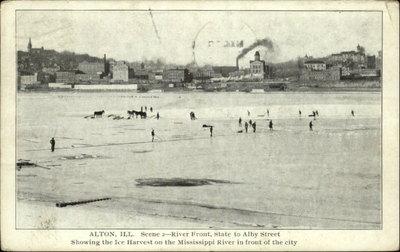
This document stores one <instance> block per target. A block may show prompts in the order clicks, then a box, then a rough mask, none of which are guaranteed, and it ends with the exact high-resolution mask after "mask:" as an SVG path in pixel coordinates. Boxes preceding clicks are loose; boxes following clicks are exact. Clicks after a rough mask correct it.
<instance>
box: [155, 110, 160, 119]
mask: <svg viewBox="0 0 400 252" xmlns="http://www.w3.org/2000/svg"><path fill="white" fill-rule="evenodd" d="M156 117H157V120H158V119H160V113H158V112H157V116H156Z"/></svg>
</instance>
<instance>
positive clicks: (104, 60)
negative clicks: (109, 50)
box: [103, 54, 107, 74]
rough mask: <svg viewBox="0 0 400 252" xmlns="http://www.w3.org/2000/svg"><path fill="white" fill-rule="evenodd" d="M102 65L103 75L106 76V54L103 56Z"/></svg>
mask: <svg viewBox="0 0 400 252" xmlns="http://www.w3.org/2000/svg"><path fill="white" fill-rule="evenodd" d="M103 64H104V73H105V74H107V57H106V54H104V57H103Z"/></svg>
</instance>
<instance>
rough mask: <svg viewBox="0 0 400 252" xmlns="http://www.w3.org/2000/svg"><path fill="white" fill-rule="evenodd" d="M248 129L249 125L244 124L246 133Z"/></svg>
mask: <svg viewBox="0 0 400 252" xmlns="http://www.w3.org/2000/svg"><path fill="white" fill-rule="evenodd" d="M248 127H249V124H248V123H247V122H245V123H244V129H245V130H246V133H247V128H248Z"/></svg>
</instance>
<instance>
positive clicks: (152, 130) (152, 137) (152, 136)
mask: <svg viewBox="0 0 400 252" xmlns="http://www.w3.org/2000/svg"><path fill="white" fill-rule="evenodd" d="M154 136H155V134H154V129H151V141H152V142H154Z"/></svg>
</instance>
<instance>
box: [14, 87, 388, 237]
mask: <svg viewBox="0 0 400 252" xmlns="http://www.w3.org/2000/svg"><path fill="white" fill-rule="evenodd" d="M380 97H381V96H380V93H373V92H347V93H346V92H345V93H280V92H279V93H267V94H246V93H157V94H149V93H147V94H144V93H143V94H140V93H123V92H98V93H85V92H81V93H79V92H78V93H74V92H56V93H19V94H18V97H17V98H18V104H17V115H18V118H17V123H18V128H17V159H28V160H30V161H33V162H35V163H37V164H39V165H41V166H45V167H50V168H51V169H50V170H47V169H38V168H35V167H23V168H22V169H21V170H20V171H16V176H17V199H18V200H17V227H19V228H77V227H81V228H82V227H84V228H144V227H145V228H180V227H192V228H278V229H279V228H295V229H296V228H297V229H364V228H367V229H379V228H380V225H381V196H380V195H381V191H380V189H381V175H382V174H381V156H380V155H381V153H380V152H381V140H380V139H381V138H380V137H381V129H380V125H381V119H380V113H381V112H380V111H381V107H380ZM141 106H143V108H144V107H145V106H147V109H148V110H147V112H148V114H149V117H148V118H147V119H136V118H135V119H130V120H128V119H126V118H127V113H126V111H127V110H132V109H135V110H140V107H141ZM150 107H153V109H154V111H153V112H152V113H151V112H150V111H149V109H150ZM103 109H104V110H105V115H104V116H103V118H96V119H90V118H86V119H85V118H84V117H85V116H88V115H92V114H93V111H99V110H103ZM267 109H268V110H269V112H270V116H269V118H267V115H266V112H267ZM299 109H300V110H301V111H302V116H301V117H299V114H298V110H299ZM247 110H248V111H250V113H251V114H250V116H248V115H247ZM313 110H318V112H319V115H320V116H319V117H318V118H317V120H315V121H313V123H314V131H309V128H308V123H309V122H310V121H311V120H312V118H310V117H308V116H307V115H308V114H311V112H312V111H313ZM351 110H354V112H355V117H352V116H351V114H350V111H351ZM191 111H193V112H195V114H196V117H197V118H198V120H194V121H192V120H190V118H189V113H190V112H191ZM157 112H159V113H160V116H161V118H160V120H156V119H155V115H156V113H157ZM110 114H114V115H120V116H124V119H121V120H113V118H112V117H107V115H110ZM239 117H241V118H242V119H243V123H244V121H248V120H250V119H251V120H252V121H255V122H256V123H257V131H256V133H253V132H252V130H251V129H250V128H249V132H248V133H247V134H246V133H238V131H239V130H241V129H243V128H241V127H239V125H238V119H239ZM267 119H270V120H272V121H273V123H274V131H269V130H268V121H267ZM203 124H207V125H213V126H214V128H213V129H214V131H213V137H212V138H211V137H210V134H209V129H208V128H203V127H202V125H203ZM152 129H154V130H155V134H156V137H155V141H154V142H151V134H150V133H151V130H152ZM51 137H55V140H56V150H55V152H53V153H52V152H51V151H50V143H49V140H50V139H51ZM153 178H158V179H160V180H163V179H165V180H168V181H170V179H173V178H180V179H191V180H193V181H197V180H198V181H209V180H210V181H213V180H215V181H228V182H229V183H214V182H210V183H204V184H201V183H200V184H201V185H198V186H138V183H137V180H139V181H140V180H143V179H153ZM106 197H109V198H111V200H106V201H99V202H93V203H89V204H85V205H75V206H69V207H65V208H57V207H56V203H57V202H69V201H81V200H90V199H98V198H106ZM46 216H48V217H46ZM106 216H109V218H111V219H107V217H106ZM43 218H44V219H43ZM46 218H47V219H46ZM43 223H44V224H43Z"/></svg>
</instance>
